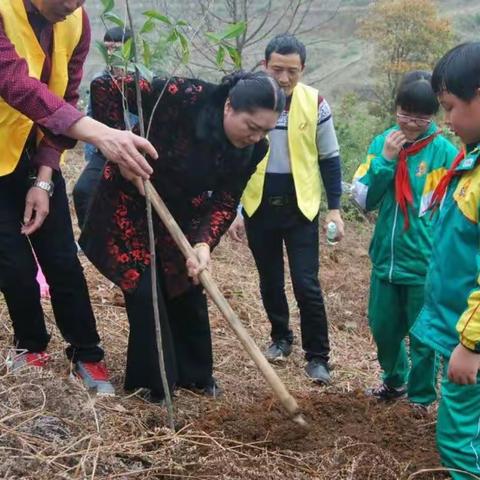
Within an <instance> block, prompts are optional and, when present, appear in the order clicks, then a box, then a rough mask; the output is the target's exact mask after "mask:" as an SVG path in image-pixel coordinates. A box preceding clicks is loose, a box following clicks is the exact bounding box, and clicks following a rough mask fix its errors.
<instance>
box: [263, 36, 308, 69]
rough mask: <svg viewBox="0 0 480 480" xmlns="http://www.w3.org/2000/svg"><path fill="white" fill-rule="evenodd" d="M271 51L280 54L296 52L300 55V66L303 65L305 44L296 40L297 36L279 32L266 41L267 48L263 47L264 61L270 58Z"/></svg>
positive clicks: (305, 54) (305, 55)
mask: <svg viewBox="0 0 480 480" xmlns="http://www.w3.org/2000/svg"><path fill="white" fill-rule="evenodd" d="M272 53H278V54H280V55H290V54H292V53H297V54H298V55H299V56H300V61H301V62H302V66H304V65H305V60H306V59H307V49H306V48H305V45H304V44H303V43H302V42H301V41H300V40H298V38H297V37H295V36H294V35H290V34H289V33H281V34H280V35H277V36H275V37H273V38H272V39H271V40H270V41H269V42H268V45H267V48H265V61H266V62H268V61H269V60H270V57H271V56H272Z"/></svg>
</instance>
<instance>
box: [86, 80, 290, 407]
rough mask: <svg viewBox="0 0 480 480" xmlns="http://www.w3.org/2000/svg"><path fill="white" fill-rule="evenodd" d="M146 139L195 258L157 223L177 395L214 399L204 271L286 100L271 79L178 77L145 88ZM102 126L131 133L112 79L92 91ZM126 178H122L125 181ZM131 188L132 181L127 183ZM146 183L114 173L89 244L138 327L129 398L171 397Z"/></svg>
mask: <svg viewBox="0 0 480 480" xmlns="http://www.w3.org/2000/svg"><path fill="white" fill-rule="evenodd" d="M141 87H142V103H143V108H144V117H145V120H146V122H148V120H149V119H150V116H151V114H152V111H153V109H154V105H155V103H156V102H157V99H158V97H159V95H161V94H162V92H164V93H163V96H162V98H161V100H160V103H159V105H158V108H157V109H156V110H155V112H154V114H153V122H152V128H151V131H150V135H149V138H150V140H151V142H152V144H153V145H154V146H155V148H156V149H157V152H158V154H159V158H158V160H156V161H152V162H151V166H152V167H153V169H154V173H153V175H152V177H151V181H152V183H153V185H154V186H155V188H156V189H157V191H158V192H159V194H160V195H161V197H162V198H163V200H164V201H165V203H166V204H167V207H168V208H169V210H170V212H171V213H172V215H173V216H174V217H175V219H176V221H177V222H178V223H179V225H180V227H181V228H182V230H183V232H184V233H185V235H186V236H187V238H188V239H189V241H190V242H191V244H192V245H193V246H194V250H195V253H196V258H192V259H189V260H188V266H187V264H186V262H185V260H184V258H183V256H182V254H181V252H180V251H179V250H178V248H177V247H176V245H175V243H174V241H173V239H172V238H171V236H170V235H169V233H168V232H167V231H166V229H165V227H164V226H163V224H162V223H161V222H160V221H159V220H158V219H157V218H155V219H154V221H155V223H156V224H155V229H156V234H155V237H156V246H157V258H158V279H159V285H158V297H159V309H160V316H161V322H162V333H163V342H164V343H163V350H164V354H165V361H166V369H167V376H168V382H169V386H170V388H171V389H172V388H173V387H174V386H181V387H184V388H194V389H198V390H200V391H203V392H204V393H205V394H209V395H213V396H215V395H217V394H218V390H217V388H218V387H217V385H216V382H215V380H214V378H213V375H212V364H213V361H212V344H211V337H210V325H209V319H208V310H207V301H206V297H205V295H204V293H203V291H202V288H201V287H200V286H198V285H197V284H198V274H199V272H200V271H201V270H202V269H203V268H205V267H207V266H208V263H209V261H210V252H211V250H212V249H213V248H214V247H215V246H216V245H217V244H218V242H219V240H220V237H221V236H222V235H223V234H224V233H225V232H226V231H227V230H228V227H229V226H230V224H231V222H232V221H233V220H234V218H235V215H236V208H237V205H238V202H239V199H240V196H241V194H242V192H243V189H244V187H245V185H246V183H247V181H248V179H249V177H250V175H251V174H252V173H253V172H254V170H255V168H256V165H257V164H258V163H259V162H260V161H261V160H262V159H263V157H264V156H265V155H266V153H267V150H268V144H267V142H266V140H264V137H265V136H266V134H267V133H268V131H269V130H271V129H272V128H274V127H275V124H276V122H277V118H278V115H279V113H280V112H281V111H282V110H283V108H284V104H285V97H284V94H283V92H282V90H281V89H280V88H279V87H278V85H277V83H276V82H275V80H273V79H272V78H271V77H269V76H268V75H266V74H265V73H263V72H258V73H242V72H239V73H236V74H233V75H230V76H227V77H225V78H224V79H223V80H222V83H221V84H220V85H214V84H211V83H207V82H204V81H201V80H193V79H186V78H173V79H171V80H170V81H168V84H166V81H165V80H160V79H155V80H154V81H153V82H152V83H151V84H149V83H147V82H145V81H143V82H142V86H141ZM91 95H92V110H93V116H94V118H95V119H97V120H99V121H101V122H104V123H106V124H107V125H110V126H114V127H115V128H125V126H124V124H123V118H124V115H123V108H122V106H123V103H124V102H122V94H121V93H120V91H119V90H118V88H117V87H116V82H115V81H114V80H112V79H108V78H105V77H103V78H102V77H101V78H99V79H97V80H96V81H94V82H93V83H92V88H91ZM125 96H126V99H127V101H128V105H129V109H130V111H131V112H132V113H137V108H136V105H135V94H134V88H133V84H132V82H131V81H128V80H127V82H126V90H125ZM123 175H125V177H126V178H125V177H124V176H123ZM129 180H133V183H132V181H129ZM134 184H137V185H138V181H137V179H135V178H132V177H131V175H128V174H126V173H125V172H123V171H120V170H119V168H118V167H117V166H116V165H114V164H107V166H106V167H105V169H104V172H103V177H102V179H101V182H100V185H99V188H98V190H97V192H96V194H95V196H94V198H93V200H92V203H91V205H90V208H89V214H88V217H87V220H86V222H85V226H84V230H83V232H82V236H81V239H80V244H81V246H82V248H83V250H84V252H85V254H86V255H87V256H88V258H89V259H90V260H91V261H92V263H93V264H94V265H95V266H96V267H97V268H98V269H99V270H100V272H101V273H103V274H104V275H105V276H106V277H108V278H109V279H110V280H112V281H113V282H115V283H116V284H117V285H118V286H120V288H121V289H122V290H123V292H124V295H125V302H126V308H127V314H128V320H129V323H130V336H129V342H128V353H127V368H126V377H125V388H126V389H127V390H132V389H136V388H140V387H143V388H147V389H149V390H150V392H151V397H152V398H153V399H162V398H163V397H164V392H163V388H162V382H161V378H160V371H159V365H158V352H157V348H156V342H155V326H154V317H153V307H152V295H151V280H150V272H149V268H150V255H149V248H148V232H147V224H146V215H145V200H144V198H143V197H142V195H140V193H139V192H138V190H137V188H136V187H135V185H134Z"/></svg>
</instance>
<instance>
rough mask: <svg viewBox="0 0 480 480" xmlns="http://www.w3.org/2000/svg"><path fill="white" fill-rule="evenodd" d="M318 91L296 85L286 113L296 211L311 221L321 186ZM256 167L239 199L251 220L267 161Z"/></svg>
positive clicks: (316, 211)
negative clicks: (318, 144)
mask: <svg viewBox="0 0 480 480" xmlns="http://www.w3.org/2000/svg"><path fill="white" fill-rule="evenodd" d="M317 122H318V90H316V89H315V88H312V87H309V86H307V85H304V84H303V83H298V84H297V86H296V87H295V88H294V90H293V96H292V103H291V105H290V111H289V112H288V149H289V156H290V164H291V168H292V174H293V181H294V183H295V191H296V194H297V202H298V208H299V209H300V211H301V212H302V213H303V214H304V215H305V217H307V218H308V219H309V220H313V219H314V218H315V215H317V213H318V210H319V208H320V200H321V183H320V167H319V165H318V150H317V143H316V136H317ZM269 154H270V152H267V155H266V156H265V158H264V159H263V160H262V161H261V162H260V163H259V164H258V165H257V169H256V170H255V173H254V174H253V175H252V176H251V178H250V180H249V182H248V184H247V187H246V188H245V191H244V192H243V196H242V205H243V207H244V209H245V211H246V212H247V215H248V216H249V217H251V216H252V215H253V214H254V213H255V211H256V210H257V208H258V207H259V205H260V203H261V201H262V195H263V186H264V182H265V172H266V169H267V163H268V157H269Z"/></svg>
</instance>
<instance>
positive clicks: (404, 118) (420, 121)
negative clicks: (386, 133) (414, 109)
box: [397, 113, 432, 127]
mask: <svg viewBox="0 0 480 480" xmlns="http://www.w3.org/2000/svg"><path fill="white" fill-rule="evenodd" d="M397 120H398V121H399V122H405V123H408V122H413V123H414V124H415V125H416V126H417V127H426V126H427V125H430V124H431V123H432V119H431V118H420V117H411V116H410V115H405V114H403V113H397Z"/></svg>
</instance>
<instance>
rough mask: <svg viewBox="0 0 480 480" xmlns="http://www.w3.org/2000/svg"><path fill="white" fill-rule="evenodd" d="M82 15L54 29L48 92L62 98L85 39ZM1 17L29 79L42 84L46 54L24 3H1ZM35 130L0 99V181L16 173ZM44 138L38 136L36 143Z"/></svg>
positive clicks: (0, 0)
mask: <svg viewBox="0 0 480 480" xmlns="http://www.w3.org/2000/svg"><path fill="white" fill-rule="evenodd" d="M82 12H83V11H82V9H81V8H78V9H77V10H75V11H74V12H73V13H72V14H71V15H69V16H68V17H67V18H66V19H65V20H64V21H63V22H59V23H56V24H55V25H54V26H53V45H54V46H53V51H52V71H51V74H50V79H49V82H48V88H49V90H50V91H51V92H53V93H55V94H56V95H58V96H59V97H62V98H63V96H64V95H65V91H66V89H67V85H68V64H69V61H70V58H71V57H72V54H73V52H74V50H75V47H76V46H77V45H78V43H79V41H80V38H81V36H82V30H83V19H82V16H83V13H82ZM0 15H1V17H2V21H3V25H4V29H5V33H6V35H7V37H8V38H9V40H10V41H11V42H12V44H13V45H14V47H15V50H16V51H17V54H18V56H19V57H21V58H23V59H25V61H26V62H27V65H28V70H29V75H30V77H32V78H36V79H37V80H39V79H40V76H41V74H42V69H43V64H44V62H45V54H44V52H43V50H42V47H41V46H40V44H39V42H38V40H37V37H36V36H35V32H34V31H33V29H32V27H31V25H30V23H29V21H28V17H27V12H26V10H25V6H24V3H23V0H0ZM12 81H15V80H14V79H13V80H12ZM32 127H33V121H32V120H30V119H29V118H28V117H26V116H25V115H23V114H22V113H20V112H19V111H18V110H15V109H14V108H12V107H11V106H10V105H8V103H6V102H5V100H4V99H3V98H1V97H0V145H1V148H2V153H1V156H0V177H1V176H4V175H8V174H9V173H12V172H13V171H14V170H15V167H16V166H17V164H18V161H19V160H20V156H21V155H22V152H23V149H24V146H25V143H26V141H27V138H28V136H29V134H30V131H31V130H32ZM42 136H43V135H42V133H41V132H39V134H38V136H37V142H39V141H40V140H41V138H42Z"/></svg>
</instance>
